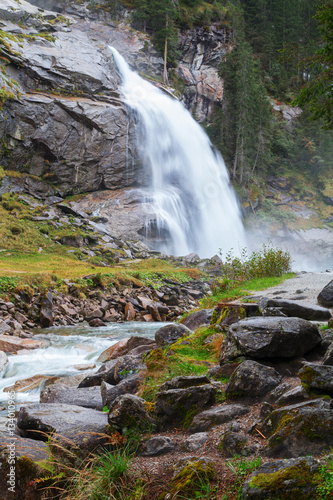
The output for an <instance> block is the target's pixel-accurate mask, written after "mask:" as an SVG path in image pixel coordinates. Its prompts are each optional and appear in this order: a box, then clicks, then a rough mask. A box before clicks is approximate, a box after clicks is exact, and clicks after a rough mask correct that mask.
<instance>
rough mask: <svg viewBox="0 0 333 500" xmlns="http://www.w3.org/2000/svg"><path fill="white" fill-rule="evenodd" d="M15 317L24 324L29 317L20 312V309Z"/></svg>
mask: <svg viewBox="0 0 333 500" xmlns="http://www.w3.org/2000/svg"><path fill="white" fill-rule="evenodd" d="M14 317H15V319H16V321H18V322H19V323H20V325H24V323H26V322H27V321H28V318H27V317H26V316H24V314H22V313H20V312H19V311H16V313H15V316H14Z"/></svg>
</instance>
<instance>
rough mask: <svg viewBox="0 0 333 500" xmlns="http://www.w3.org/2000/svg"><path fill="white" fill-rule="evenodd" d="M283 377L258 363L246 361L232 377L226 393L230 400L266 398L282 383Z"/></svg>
mask: <svg viewBox="0 0 333 500" xmlns="http://www.w3.org/2000/svg"><path fill="white" fill-rule="evenodd" d="M281 379H282V377H281V375H279V373H278V372H277V371H276V370H274V368H271V367H269V366H265V365H261V364H260V363H257V362H256V361H250V360H247V361H244V362H243V363H241V364H240V365H239V367H238V368H237V369H236V370H235V371H234V372H233V374H232V375H231V377H230V379H229V382H228V385H227V387H226V390H225V393H226V395H227V397H228V398H233V399H234V398H238V397H253V398H260V397H263V396H265V395H266V394H267V393H268V392H269V391H271V390H272V389H273V388H274V387H276V386H277V385H279V383H280V382H281Z"/></svg>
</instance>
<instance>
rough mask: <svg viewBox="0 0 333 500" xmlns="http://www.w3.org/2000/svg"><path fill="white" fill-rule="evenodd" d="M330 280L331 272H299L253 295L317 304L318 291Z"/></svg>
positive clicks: (332, 275) (332, 278)
mask: <svg viewBox="0 0 333 500" xmlns="http://www.w3.org/2000/svg"><path fill="white" fill-rule="evenodd" d="M331 280H333V272H324V273H300V274H298V275H297V276H296V277H295V278H290V279H288V280H286V281H284V282H283V283H281V285H278V286H274V287H272V288H267V289H266V290H262V291H260V292H256V294H255V297H256V298H257V297H272V298H273V297H274V298H276V299H277V298H281V299H292V300H304V301H305V302H310V303H311V304H317V296H318V294H319V292H321V290H322V289H323V288H324V286H326V285H327V284H328V283H329V282H330V281H331ZM251 297H254V296H251Z"/></svg>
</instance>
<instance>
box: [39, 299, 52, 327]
mask: <svg viewBox="0 0 333 500" xmlns="http://www.w3.org/2000/svg"><path fill="white" fill-rule="evenodd" d="M39 323H40V325H41V327H42V328H49V327H50V326H52V325H53V296H52V293H51V292H50V291H48V290H45V292H44V293H43V294H42V300H41V306H40V312H39Z"/></svg>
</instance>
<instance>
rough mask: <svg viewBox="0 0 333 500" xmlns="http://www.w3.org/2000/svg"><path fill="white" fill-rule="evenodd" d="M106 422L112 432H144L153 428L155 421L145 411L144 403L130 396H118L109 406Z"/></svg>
mask: <svg viewBox="0 0 333 500" xmlns="http://www.w3.org/2000/svg"><path fill="white" fill-rule="evenodd" d="M108 421H109V424H110V426H111V429H110V430H112V431H114V430H117V431H119V430H120V431H121V432H126V431H128V430H131V431H133V430H134V431H139V432H145V431H149V430H152V429H153V428H154V427H155V424H156V422H155V420H154V418H153V417H151V415H149V412H148V411H147V407H146V401H145V400H144V399H142V398H139V397H138V396H133V395H132V394H124V395H123V396H119V397H118V398H117V399H116V400H115V401H114V402H113V403H112V405H111V407H110V411H109V415H108Z"/></svg>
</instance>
